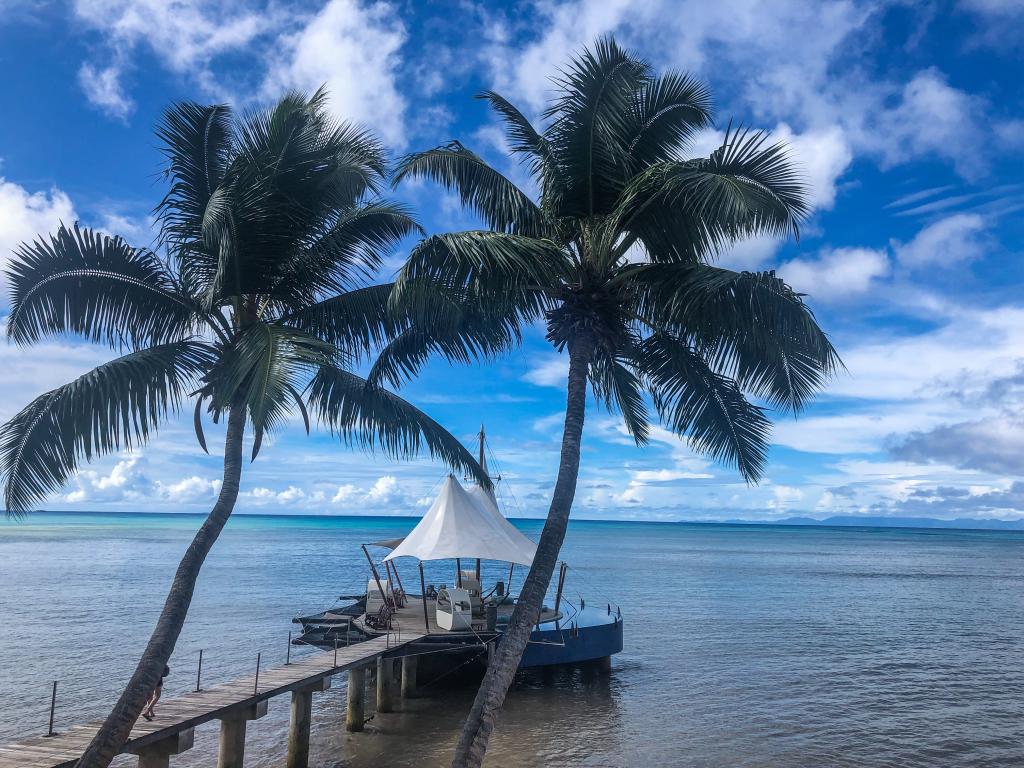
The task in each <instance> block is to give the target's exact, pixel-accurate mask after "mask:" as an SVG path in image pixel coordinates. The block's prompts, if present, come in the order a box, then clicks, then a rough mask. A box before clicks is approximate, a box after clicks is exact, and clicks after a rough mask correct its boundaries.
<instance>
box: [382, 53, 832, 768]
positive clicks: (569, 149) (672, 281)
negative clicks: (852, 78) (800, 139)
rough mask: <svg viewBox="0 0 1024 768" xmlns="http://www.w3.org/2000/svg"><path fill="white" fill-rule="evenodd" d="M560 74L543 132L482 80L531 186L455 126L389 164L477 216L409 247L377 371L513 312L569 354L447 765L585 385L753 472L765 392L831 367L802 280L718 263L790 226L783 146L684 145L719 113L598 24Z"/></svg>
mask: <svg viewBox="0 0 1024 768" xmlns="http://www.w3.org/2000/svg"><path fill="white" fill-rule="evenodd" d="M555 85H556V87H557V89H558V92H557V95H556V97H555V98H554V100H553V101H552V102H551V104H550V106H549V107H548V108H547V109H546V111H545V112H544V113H543V119H544V127H543V129H541V130H538V129H536V128H534V127H533V125H531V123H530V122H529V121H528V120H527V119H526V118H525V117H524V116H523V114H522V113H521V112H520V111H519V110H518V109H516V108H515V107H514V106H513V105H512V104H511V103H510V102H509V101H508V100H506V99H504V98H503V97H501V96H499V95H498V94H496V93H493V92H485V93H483V94H481V98H483V99H485V100H486V101H487V102H489V103H490V105H491V106H492V107H493V108H494V109H495V110H496V111H497V113H498V115H499V116H500V118H501V119H502V120H503V121H504V123H505V126H506V129H507V136H508V141H509V145H510V147H511V149H512V151H513V152H514V153H515V154H516V155H517V156H518V157H519V158H521V159H522V160H523V161H524V162H525V164H526V167H527V169H528V171H529V173H530V176H531V179H532V183H533V184H534V185H536V188H537V191H538V199H537V200H536V201H535V200H534V199H532V198H531V197H530V195H528V194H527V193H526V192H524V191H522V190H521V189H519V188H517V187H516V186H515V185H514V184H513V183H512V182H511V181H510V180H509V179H508V178H506V177H505V176H503V175H502V174H501V173H500V172H499V171H497V170H496V169H494V168H493V167H491V166H489V165H488V164H487V163H486V162H484V160H483V159H481V158H480V157H479V156H478V155H476V154H474V153H473V152H472V151H470V150H469V149H467V148H466V147H464V146H463V145H462V144H460V143H458V142H452V143H451V144H448V145H446V146H443V147H439V148H436V149H432V150H428V151H426V152H421V153H417V154H413V155H410V156H408V157H406V158H404V160H403V161H402V162H401V163H400V165H399V169H398V172H397V174H396V178H397V179H398V180H401V179H406V178H427V179H432V180H434V181H435V182H438V183H440V184H442V185H444V186H445V187H447V188H448V189H450V190H454V191H455V192H456V193H457V194H458V195H459V196H460V198H461V200H462V203H463V204H464V205H465V206H466V207H468V208H470V209H472V210H473V211H474V212H475V213H476V214H477V215H478V216H479V217H480V218H481V219H482V220H483V222H485V224H486V225H487V227H488V229H485V230H480V231H467V232H455V233H449V234H442V235H436V236H433V237H430V238H427V239H425V240H423V241H422V242H421V243H420V244H419V245H418V246H417V247H416V248H415V249H414V251H413V252H412V254H411V255H410V257H409V259H408V262H407V263H406V265H405V266H404V268H403V270H402V272H401V274H400V276H399V279H398V281H397V283H396V292H395V294H394V297H393V300H394V301H395V302H396V304H397V305H399V306H404V307H407V308H412V310H413V311H414V313H415V314H416V316H417V317H418V320H417V324H416V326H415V327H412V328H409V329H407V330H406V331H404V332H403V333H401V334H400V335H399V336H398V337H397V338H396V339H395V340H394V341H393V342H391V343H390V344H389V345H388V346H387V347H386V348H385V349H384V351H383V353H382V354H381V356H380V358H379V359H378V362H377V363H376V365H375V368H374V370H373V372H372V374H371V378H372V379H375V380H376V379H381V380H388V381H391V382H393V383H395V384H397V383H399V382H400V381H401V379H402V378H403V377H404V376H406V375H409V374H411V373H414V372H415V371H416V369H417V368H418V366H419V365H421V364H422V363H423V361H424V360H425V359H426V358H427V357H428V356H429V355H430V354H432V353H434V352H440V353H442V354H444V355H447V356H449V357H453V356H454V357H457V358H460V359H461V358H464V357H465V356H466V352H465V349H466V348H467V344H468V348H469V350H470V355H471V356H472V355H477V354H479V353H480V352H486V353H490V352H494V351H496V350H498V349H500V347H501V345H502V343H503V341H504V340H505V339H507V338H508V337H509V333H508V329H509V328H510V327H511V328H513V329H514V328H518V327H519V326H520V325H522V324H524V323H529V322H533V321H537V320H543V321H544V322H545V324H546V327H547V338H548V340H549V341H550V342H551V343H552V344H553V345H554V346H555V347H556V348H557V349H558V350H559V351H563V350H567V351H568V358H569V361H568V362H569V371H568V391H567V402H566V414H565V426H564V433H563V437H562V445H561V459H560V463H559V467H558V477H557V481H556V483H555V488H554V491H553V494H552V498H551V506H550V508H549V510H548V517H547V521H546V523H545V525H544V529H543V533H542V534H541V538H540V543H539V545H538V548H537V554H536V557H535V559H534V562H533V566H532V568H531V569H530V573H529V576H528V578H527V580H526V583H525V584H524V586H523V590H522V594H521V596H520V599H519V602H518V603H517V605H516V608H515V611H514V613H513V616H512V619H511V623H510V625H509V628H508V631H507V632H506V633H505V635H504V636H503V638H502V642H501V644H500V646H499V648H498V652H497V655H496V657H495V661H494V663H493V664H492V665H491V666H490V668H489V669H488V670H487V674H486V676H485V678H484V681H483V683H482V685H481V687H480V691H479V693H478V695H477V697H476V701H475V702H474V704H473V707H472V709H471V711H470V713H469V716H468V718H467V720H466V723H465V727H464V730H463V732H462V736H461V738H460V740H459V744H458V747H457V752H456V755H455V759H454V761H453V763H452V765H453V766H456V767H457V768H462V767H463V766H478V765H480V763H481V761H482V760H483V756H484V752H485V750H486V748H487V741H488V738H489V736H490V733H491V731H492V729H493V728H494V724H495V720H496V717H497V713H498V710H499V709H500V707H501V704H502V702H503V701H504V697H505V694H506V692H507V690H508V688H509V686H510V684H511V682H512V679H513V676H514V673H515V671H516V668H517V667H518V664H519V660H520V658H521V656H522V653H523V650H524V648H525V647H526V643H527V640H528V638H529V635H530V631H531V628H532V627H533V626H534V625H535V624H536V621H537V618H538V615H539V612H540V609H541V605H542V602H543V599H544V595H545V593H546V591H547V589H548V586H549V582H550V579H551V574H552V571H553V569H554V566H555V562H556V559H557V557H558V552H559V549H560V547H561V544H562V541H563V539H564V537H565V532H566V527H567V524H568V520H569V511H570V508H571V507H572V502H573V497H574V495H575V491H576V481H577V475H578V470H579V462H580V441H581V437H582V432H583V419H584V413H585V410H586V397H587V385H588V383H589V385H590V386H591V387H592V388H593V391H594V395H595V398H596V399H597V400H598V401H600V402H602V403H604V404H605V405H607V407H608V408H610V409H611V408H614V409H616V410H618V412H619V413H621V414H622V418H623V419H624V421H625V425H626V428H627V429H628V430H629V432H630V433H631V434H632V436H633V437H634V439H635V440H636V442H637V444H639V445H643V444H644V443H646V442H647V439H648V431H649V422H650V420H651V413H650V410H651V407H653V410H654V412H655V413H656V414H657V416H658V417H659V418H660V420H661V421H662V422H663V423H664V424H665V425H667V427H668V428H669V429H671V430H672V431H673V432H674V433H676V434H677V435H679V436H681V437H685V438H686V439H688V441H689V443H690V445H691V446H693V447H694V448H695V449H696V450H698V451H700V452H702V453H704V454H708V455H710V456H712V457H714V458H715V459H716V460H719V461H721V462H724V463H726V464H730V465H732V466H734V467H735V468H736V469H738V470H739V472H740V474H741V475H742V476H743V477H744V478H745V479H746V480H747V481H748V482H751V483H753V482H756V481H757V480H758V479H759V478H760V477H761V476H762V474H763V472H764V468H765V462H766V457H767V449H768V436H769V428H770V423H769V420H768V417H767V414H766V406H770V407H776V408H780V409H784V410H789V411H792V412H794V413H795V412H796V411H799V410H800V409H801V408H802V407H803V406H804V404H805V403H807V401H808V399H809V398H810V397H811V396H812V395H813V394H814V392H815V391H816V390H817V389H818V388H819V387H821V386H822V385H823V383H824V382H825V380H826V379H827V377H828V376H829V374H830V373H831V372H832V371H833V370H834V369H835V367H836V366H837V365H838V364H839V361H838V358H837V356H836V353H835V351H834V349H833V347H832V345H831V344H830V342H829V341H828V339H827V338H826V336H825V334H824V333H823V332H822V331H821V330H820V328H819V327H818V326H817V324H816V322H815V320H814V317H813V315H812V314H811V312H810V310H809V309H808V308H807V306H806V305H805V304H804V302H803V300H802V297H801V295H800V294H797V293H795V292H794V291H793V290H792V289H791V288H790V287H789V286H788V285H786V283H784V282H783V281H782V280H781V279H780V278H779V277H777V276H776V275H775V274H774V273H773V272H763V273H754V272H734V271H731V270H728V269H723V268H721V267H717V266H713V265H712V263H711V262H712V261H713V259H714V257H715V256H716V255H717V254H718V253H720V252H721V251H722V249H724V248H726V247H728V246H729V245H730V244H732V243H735V242H737V241H739V240H741V239H743V238H746V237H750V236H754V235H771V236H786V235H794V236H796V235H797V233H798V229H797V228H798V223H799V221H800V220H801V218H802V217H804V216H805V215H806V213H807V211H808V206H807V202H806V198H805V190H804V187H803V185H802V183H801V181H800V178H799V176H798V175H797V174H796V173H795V172H794V170H793V167H792V165H791V164H790V162H789V160H788V158H787V154H786V148H785V147H784V146H783V145H781V144H774V143H770V142H769V140H768V138H767V137H766V136H765V135H764V134H763V133H760V132H755V131H749V130H743V129H732V128H730V129H729V130H727V131H726V134H725V138H724V141H723V143H722V145H721V147H720V148H719V149H717V150H715V151H714V152H713V153H712V154H711V156H710V157H706V158H696V159H689V158H688V157H687V154H686V152H687V149H688V147H689V145H690V140H691V139H692V137H693V136H694V135H695V133H696V132H697V131H699V130H701V129H703V128H706V127H708V126H710V125H711V124H712V116H711V106H710V98H709V94H708V92H707V90H706V89H705V87H704V86H703V85H702V84H700V83H699V82H698V81H696V80H694V79H693V78H691V77H689V76H686V75H683V74H679V73H675V72H669V73H666V74H661V75H659V74H656V73H654V72H652V70H651V68H650V66H648V64H646V63H645V62H644V61H642V60H641V59H639V58H637V57H636V56H634V55H632V54H630V53H628V52H627V51H624V50H623V49H621V48H619V47H618V46H617V45H616V44H615V42H614V40H612V39H610V38H608V39H601V40H598V41H597V42H596V44H595V45H594V46H592V47H591V48H590V49H587V50H584V51H583V52H581V53H580V54H578V55H577V56H575V57H574V58H573V59H572V61H571V62H570V64H569V65H568V66H567V68H566V69H565V70H564V71H563V73H562V74H561V76H560V77H559V78H557V79H556V80H555ZM438 318H440V319H441V320H442V321H443V322H442V323H441V325H440V328H439V330H435V331H434V332H431V330H430V329H431V327H434V328H435V329H436V328H437V325H436V321H437V319H438ZM431 323H434V325H433V326H432V325H431ZM467 324H468V326H469V327H470V328H472V329H475V330H474V331H473V334H469V333H467V327H466V326H467ZM489 331H495V332H496V333H495V334H493V335H492V334H490V333H489ZM460 342H462V345H461V346H460ZM453 350H454V351H456V352H457V354H455V355H453V354H452V353H453ZM748 396H750V397H753V398H755V399H759V400H760V401H761V402H762V403H763V405H758V404H756V403H755V402H751V400H749V399H748Z"/></svg>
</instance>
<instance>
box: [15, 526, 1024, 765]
mask: <svg viewBox="0 0 1024 768" xmlns="http://www.w3.org/2000/svg"><path fill="white" fill-rule="evenodd" d="M199 520H200V517H198V516H191V515H143V514H70V513H40V514H34V515H32V516H30V517H29V518H28V519H27V520H26V521H24V522H11V521H8V522H2V523H0V742H9V741H12V740H16V739H18V738H20V737H24V736H28V735H34V734H40V733H45V731H46V726H47V718H48V713H49V703H50V687H51V685H52V681H53V680H57V681H58V693H57V713H56V727H57V729H58V730H60V729H61V728H65V727H68V726H70V725H73V724H76V723H79V722H82V721H84V720H87V719H91V718H96V717H101V716H102V715H104V714H105V713H106V709H107V707H109V705H110V703H111V702H112V701H113V700H114V699H115V698H116V696H117V694H118V692H119V688H120V686H121V685H122V684H123V682H124V681H125V680H126V679H127V677H128V675H129V673H130V671H131V670H132V668H133V667H134V663H135V661H136V659H137V657H138V654H139V652H140V650H141V648H142V646H143V645H144V643H145V640H146V639H147V637H148V635H149V632H150V629H151V627H152V625H153V623H154V621H155V618H156V615H157V612H158V609H159V607H160V605H161V604H162V601H163V598H164V595H165V591H166V589H167V586H168V584H169V581H170V578H171V574H172V573H173V570H174V567H175V565H176V564H177V561H178V558H179V556H180V554H181V552H182V551H183V549H184V547H185V546H186V545H187V542H188V541H189V539H190V538H191V535H192V532H193V531H194V530H195V528H196V527H197V525H198V523H199ZM413 522H414V521H412V520H410V519H405V518H370V517H346V518H341V517H284V516H282V517H269V516H268V517H260V516H241V515H239V516H236V517H234V518H233V519H232V520H231V521H230V522H229V524H228V526H227V528H226V530H225V531H224V534H223V535H222V537H221V539H220V541H219V542H218V543H217V545H216V547H215V548H214V551H213V553H212V554H211V556H210V558H209V559H208V561H207V563H206V566H205V568H204V570H203V573H202V576H201V578H200V583H199V586H198V589H197V593H196V596H195V600H194V602H193V605H192V609H191V612H190V614H189V618H188V622H187V623H186V625H185V628H184V631H183V633H182V636H181V639H180V641H179V643H178V647H177V650H176V651H175V654H174V657H173V658H172V659H171V675H170V677H169V678H168V679H167V684H166V687H165V696H174V695H175V694H176V693H180V692H183V691H185V690H188V689H190V688H191V687H194V685H195V675H196V667H197V661H198V657H199V651H200V649H202V650H203V673H202V674H203V680H204V682H205V683H207V684H212V683H214V682H217V681H221V680H225V679H228V678H231V677H234V676H239V675H242V674H246V673H249V672H251V671H252V669H253V668H254V666H255V663H256V655H257V653H262V658H263V660H264V664H266V665H277V664H280V663H283V661H284V657H285V653H286V648H287V635H288V632H289V630H292V629H294V628H295V627H294V625H292V624H291V623H290V622H291V618H292V617H293V616H296V615H299V614H302V613H310V612H316V611H319V610H321V609H323V608H325V607H327V606H329V605H331V604H332V602H333V601H334V598H335V597H337V596H338V595H340V594H345V593H349V592H358V591H360V590H361V589H364V588H365V584H366V579H367V577H368V568H367V565H366V561H365V559H364V558H363V555H362V553H361V552H360V550H359V545H360V544H362V543H364V542H369V541H373V540H376V539H382V538H387V537H391V536H396V535H400V534H402V533H404V532H406V531H407V530H409V529H410V528H411V527H412V524H413ZM517 525H519V526H520V527H521V528H522V529H523V530H524V532H526V533H527V535H530V536H533V537H536V535H537V534H538V533H539V530H540V524H539V522H536V521H517ZM563 557H564V559H565V560H566V561H567V562H568V563H569V566H570V570H569V575H568V579H567V593H568V594H570V595H571V596H573V599H574V600H575V596H576V594H577V593H581V594H582V595H584V596H585V597H586V599H587V602H588V604H591V605H595V604H596V605H602V604H605V603H607V602H612V603H613V604H617V605H619V606H621V609H622V613H623V617H624V619H625V650H624V651H623V653H622V654H620V655H618V656H616V657H615V660H614V664H613V672H612V674H611V675H609V676H602V675H600V674H595V673H593V671H591V670H586V669H569V670H560V671H558V672H556V673H554V674H552V675H547V676H544V675H536V674H534V675H529V676H525V677H524V678H523V679H522V680H521V681H519V682H518V683H517V685H516V687H515V688H514V689H513V691H512V692H511V694H510V695H509V698H508V700H507V704H506V706H505V709H504V711H503V715H502V718H501V721H500V723H499V726H498V729H497V731H496V732H495V735H494V737H493V739H492V742H491V743H492V746H491V750H490V752H489V758H488V762H487V765H488V766H490V767H492V768H506V767H508V768H510V767H511V766H644V767H654V766H705V767H712V766H722V767H723V768H724V767H725V766H808V767H810V766H894V765H899V766H947V765H956V766H994V765H1020V764H1024V533H1019V532H1002V531H999V532H991V531H960V530H934V529H929V530H924V529H922V530H914V529H889V528H877V529H861V528H849V527H844V528H819V527H788V526H738V525H736V526H734V525H703V524H695V525H690V524H663V523H660V524H656V523H633V522H622V523H612V522H588V521H574V522H573V523H572V524H571V525H570V529H569V534H568V538H567V541H566V545H565V547H564V549H563ZM451 570H452V569H451V566H450V565H449V564H443V563H442V564H432V565H431V567H430V570H429V571H428V579H430V580H432V581H434V582H435V583H441V582H444V581H451ZM505 574H506V572H505V570H504V568H503V567H500V566H494V567H493V568H489V569H485V581H493V580H494V579H496V578H504V576H505ZM403 577H404V578H405V580H407V581H409V582H412V581H414V580H417V579H418V577H416V570H415V568H414V567H411V566H410V565H409V564H406V565H405V567H404V571H403ZM516 578H517V579H521V578H522V576H521V575H519V576H517V577H516ZM407 587H408V584H407ZM513 589H514V587H513ZM338 683H339V684H338V686H337V687H336V688H334V689H332V690H330V691H328V692H325V693H323V694H318V695H317V697H316V698H315V699H314V727H313V737H312V739H313V740H312V749H311V755H312V757H311V759H312V762H313V764H314V765H318V766H324V767H332V768H333V767H336V766H351V767H352V768H358V767H363V766H367V767H368V766H375V767H377V768H379V766H410V767H411V766H418V767H420V766H424V767H430V766H445V765H447V759H448V757H449V755H450V750H451V747H452V745H453V743H454V740H455V738H456V736H457V730H458V727H459V724H460V722H461V718H462V717H463V715H464V713H465V711H466V709H467V708H468V706H469V704H470V702H471V701H472V696H473V689H472V688H471V687H465V686H463V687H455V688H445V687H443V686H438V687H437V688H436V689H433V690H429V689H428V690H427V691H426V692H425V693H426V695H425V696H424V697H423V698H418V699H414V700H409V701H406V702H402V709H403V711H402V712H399V713H395V714H387V715H377V716H375V717H374V718H373V720H371V721H370V723H369V724H368V726H367V731H366V732H365V733H362V734H346V733H345V731H344V685H343V684H341V681H340V680H339V681H338ZM287 721H288V701H287V698H286V697H280V698H278V699H274V700H272V701H271V705H270V713H269V714H268V716H267V717H265V718H263V719H261V720H258V721H255V722H253V723H250V727H249V736H248V741H247V757H246V765H248V766H280V765H283V764H284V754H285V743H286V733H287ZM216 739H217V727H216V724H215V723H213V724H208V725H207V726H204V727H202V728H200V729H197V733H196V747H195V748H194V749H193V750H192V751H190V752H187V753H185V754H183V755H181V756H179V757H176V758H172V765H175V766H201V765H202V766H206V765H212V764H214V761H215V759H216V758H215V754H216V753H215V750H216ZM120 764H124V765H131V764H132V762H131V760H129V759H127V758H126V759H124V760H121V761H120Z"/></svg>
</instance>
